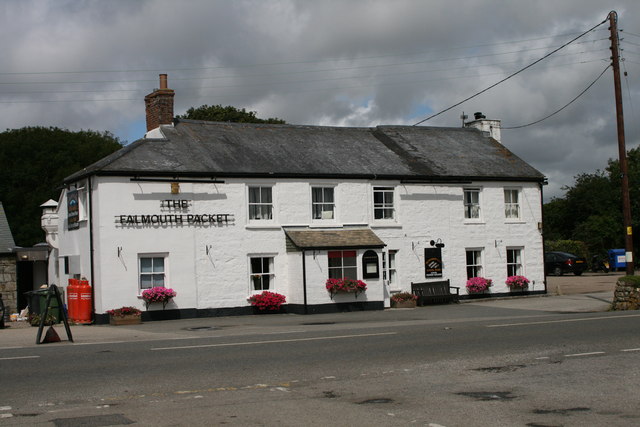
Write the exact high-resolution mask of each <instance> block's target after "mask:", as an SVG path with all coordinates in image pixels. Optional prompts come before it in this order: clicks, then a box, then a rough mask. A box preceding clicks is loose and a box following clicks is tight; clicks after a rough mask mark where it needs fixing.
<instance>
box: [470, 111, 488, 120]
mask: <svg viewBox="0 0 640 427" xmlns="http://www.w3.org/2000/svg"><path fill="white" fill-rule="evenodd" d="M473 117H474V118H475V119H476V120H480V119H486V118H487V117H486V116H485V115H484V114H482V113H481V112H480V111H478V112H477V113H473Z"/></svg>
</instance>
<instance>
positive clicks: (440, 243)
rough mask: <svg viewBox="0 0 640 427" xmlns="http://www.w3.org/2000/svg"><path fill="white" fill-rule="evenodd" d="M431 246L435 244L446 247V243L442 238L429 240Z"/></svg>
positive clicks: (438, 246)
mask: <svg viewBox="0 0 640 427" xmlns="http://www.w3.org/2000/svg"><path fill="white" fill-rule="evenodd" d="M429 244H431V246H435V247H436V248H444V243H442V239H437V240H432V241H431V242H429Z"/></svg>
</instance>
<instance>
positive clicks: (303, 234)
mask: <svg viewBox="0 0 640 427" xmlns="http://www.w3.org/2000/svg"><path fill="white" fill-rule="evenodd" d="M284 233H285V235H286V236H287V246H288V247H289V246H290V245H289V244H292V245H293V246H294V247H295V249H298V250H306V249H359V248H382V247H385V246H386V244H385V243H384V242H383V241H382V240H381V239H380V238H379V237H378V236H376V234H375V233H374V232H373V231H372V230H371V229H370V228H363V229H354V230H349V229H337V230H309V229H305V230H287V229H285V230H284Z"/></svg>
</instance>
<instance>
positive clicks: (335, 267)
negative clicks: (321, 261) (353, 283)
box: [328, 251, 358, 279]
mask: <svg viewBox="0 0 640 427" xmlns="http://www.w3.org/2000/svg"><path fill="white" fill-rule="evenodd" d="M328 256H329V278H330V279H342V278H349V279H357V278H358V267H357V264H356V263H357V259H356V251H329V253H328Z"/></svg>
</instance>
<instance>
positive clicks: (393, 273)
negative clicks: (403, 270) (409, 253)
mask: <svg viewBox="0 0 640 427" xmlns="http://www.w3.org/2000/svg"><path fill="white" fill-rule="evenodd" d="M397 252H398V251H397V250H389V252H382V278H383V279H384V280H387V277H388V280H389V286H390V287H391V288H392V289H394V288H393V286H394V285H396V284H397V283H398V271H397V270H396V254H397ZM387 258H388V259H389V266H388V267H387ZM387 271H389V275H388V276H387Z"/></svg>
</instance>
